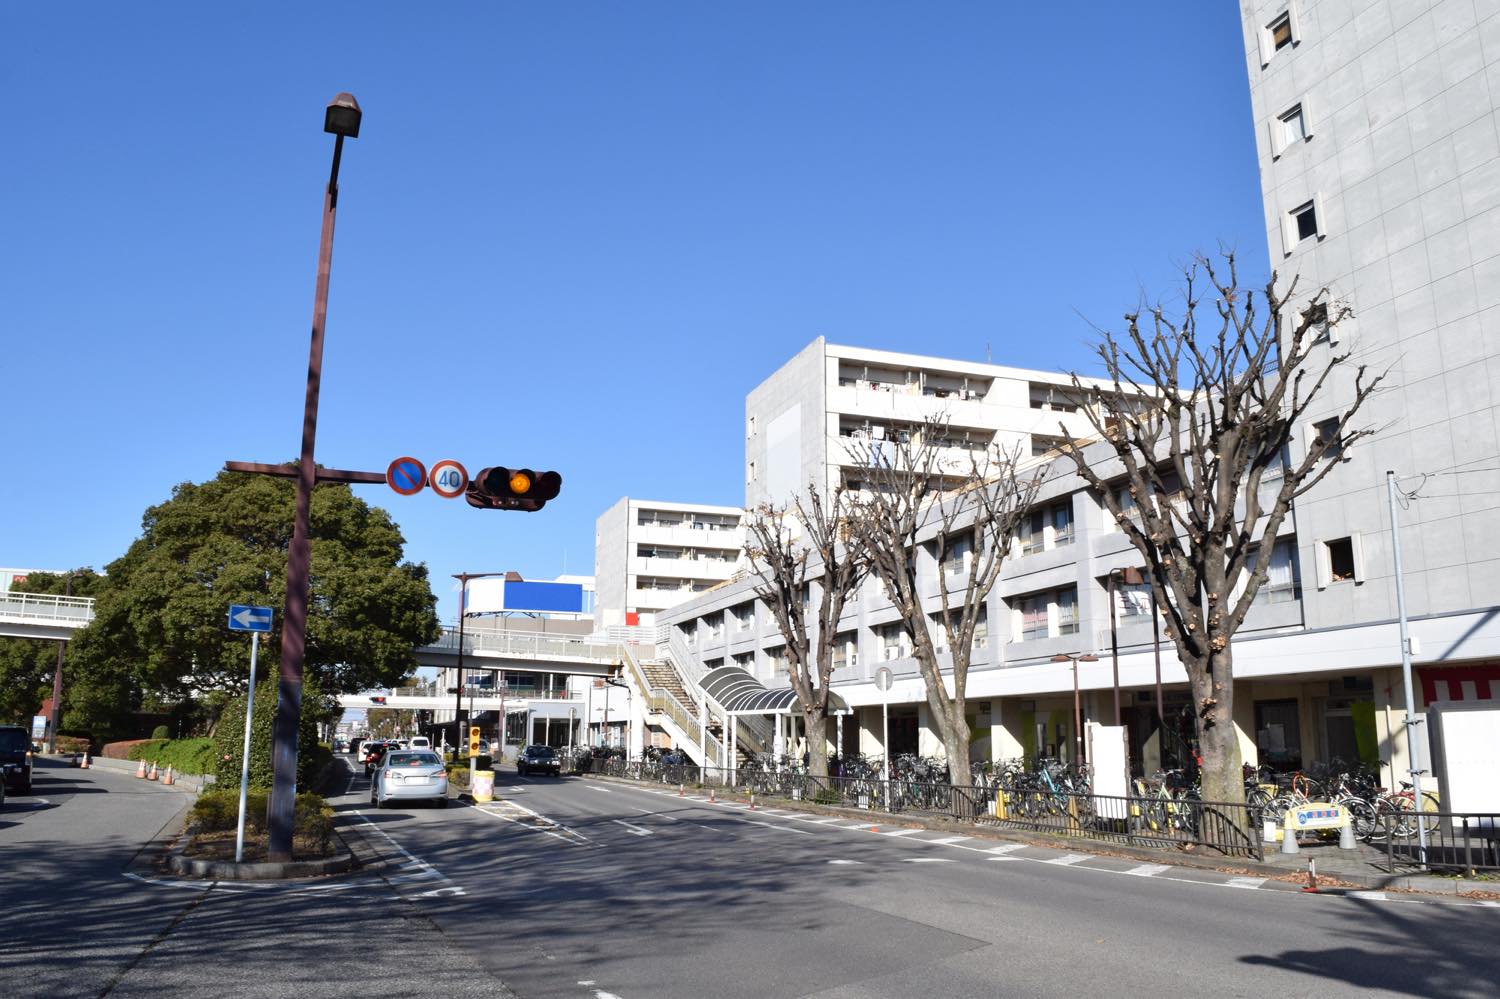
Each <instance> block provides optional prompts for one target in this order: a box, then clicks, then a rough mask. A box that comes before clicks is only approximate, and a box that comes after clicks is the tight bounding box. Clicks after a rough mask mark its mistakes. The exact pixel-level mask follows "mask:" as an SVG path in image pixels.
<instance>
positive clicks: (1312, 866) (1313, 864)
mask: <svg viewBox="0 0 1500 999" xmlns="http://www.w3.org/2000/svg"><path fill="white" fill-rule="evenodd" d="M1302 890H1303V891H1304V892H1306V893H1307V894H1309V895H1320V894H1322V892H1320V891H1318V862H1317V861H1316V860H1314V859H1312V858H1311V857H1308V858H1307V887H1306V888H1303V889H1302Z"/></svg>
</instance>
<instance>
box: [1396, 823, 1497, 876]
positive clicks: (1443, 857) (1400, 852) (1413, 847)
mask: <svg viewBox="0 0 1500 999" xmlns="http://www.w3.org/2000/svg"><path fill="white" fill-rule="evenodd" d="M1420 815H1421V818H1420V822H1421V824H1422V832H1423V833H1424V834H1425V839H1426V843H1427V846H1426V850H1425V852H1424V850H1423V847H1422V839H1423V837H1419V835H1418V831H1417V823H1418V821H1419V820H1418V813H1416V812H1413V811H1394V812H1384V813H1383V814H1381V815H1380V816H1379V823H1378V824H1377V826H1376V828H1375V835H1376V836H1377V837H1381V838H1383V839H1384V840H1385V865H1386V870H1387V871H1390V872H1391V873H1393V874H1394V873H1395V871H1396V868H1397V867H1398V866H1407V867H1425V868H1427V869H1429V870H1431V869H1434V868H1435V869H1439V870H1447V871H1459V872H1462V873H1468V872H1476V871H1500V814H1494V813H1483V812H1480V813H1475V812H1426V811H1424V812H1422V813H1420Z"/></svg>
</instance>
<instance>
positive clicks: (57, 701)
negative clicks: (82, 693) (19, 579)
mask: <svg viewBox="0 0 1500 999" xmlns="http://www.w3.org/2000/svg"><path fill="white" fill-rule="evenodd" d="M72 595H73V574H72V573H71V572H70V573H68V578H67V581H66V582H64V583H63V596H65V597H71V596H72ZM67 645H68V640H67V639H65V638H59V639H58V640H57V669H55V670H53V671H52V725H51V727H50V729H49V731H48V732H47V752H49V753H56V752H57V727H58V726H59V725H61V724H62V669H63V649H65V648H67Z"/></svg>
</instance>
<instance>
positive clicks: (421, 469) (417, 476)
mask: <svg viewBox="0 0 1500 999" xmlns="http://www.w3.org/2000/svg"><path fill="white" fill-rule="evenodd" d="M385 484H386V485H388V486H390V487H391V488H392V489H394V490H396V492H398V493H400V494H401V495H402V496H415V495H416V494H417V493H419V492H421V491H422V487H423V486H425V485H426V484H427V466H426V465H424V464H422V463H421V462H420V461H418V460H417V459H415V458H397V459H396V460H395V461H393V462H391V463H390V465H389V466H387V467H386V470H385Z"/></svg>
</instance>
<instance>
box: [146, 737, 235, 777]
mask: <svg viewBox="0 0 1500 999" xmlns="http://www.w3.org/2000/svg"><path fill="white" fill-rule="evenodd" d="M126 759H131V760H146V761H147V762H148V763H149V762H154V763H155V764H156V765H157V766H159V767H168V766H170V767H171V768H172V769H173V770H175V771H176V772H177V773H180V774H209V773H213V772H214V741H213V740H212V739H207V738H201V739H147V740H145V741H144V742H137V743H135V744H134V745H132V746H131V747H130V754H129V756H127V757H126Z"/></svg>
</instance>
